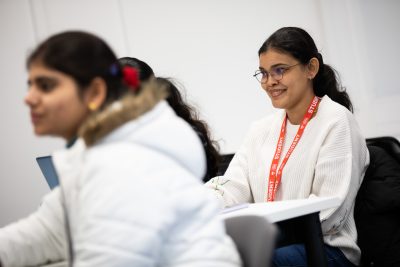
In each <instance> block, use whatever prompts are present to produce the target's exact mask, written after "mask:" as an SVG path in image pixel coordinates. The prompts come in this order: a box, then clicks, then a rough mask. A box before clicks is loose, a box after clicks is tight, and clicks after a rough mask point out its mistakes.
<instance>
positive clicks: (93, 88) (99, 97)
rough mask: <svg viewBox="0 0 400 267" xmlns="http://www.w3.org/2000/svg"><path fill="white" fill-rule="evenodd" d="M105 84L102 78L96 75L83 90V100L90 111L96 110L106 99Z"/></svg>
mask: <svg viewBox="0 0 400 267" xmlns="http://www.w3.org/2000/svg"><path fill="white" fill-rule="evenodd" d="M106 96H107V85H106V82H105V81H104V79H102V78H100V77H96V78H94V79H93V80H92V82H91V83H90V85H89V86H88V88H87V89H86V90H85V92H84V95H83V100H84V103H85V105H86V106H87V107H88V109H89V110H90V111H96V110H98V109H99V108H100V107H101V106H102V105H103V104H104V102H105V101H106Z"/></svg>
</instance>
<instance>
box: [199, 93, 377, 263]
mask: <svg viewBox="0 0 400 267" xmlns="http://www.w3.org/2000/svg"><path fill="white" fill-rule="evenodd" d="M284 117H285V112H284V110H279V111H278V112H276V113H274V114H273V115H271V116H268V117H266V118H264V119H262V120H260V121H257V122H255V123H254V124H253V126H252V128H251V129H250V131H249V133H248V135H247V137H246V139H245V142H244V143H243V144H242V146H241V147H240V149H239V150H238V151H237V153H236V154H235V156H234V158H233V159H232V161H231V163H230V165H229V167H228V169H227V171H226V173H225V175H224V176H220V177H215V178H213V179H212V180H210V181H209V182H208V183H207V184H206V186H208V187H210V188H213V189H214V190H215V192H216V193H217V194H216V195H217V197H218V198H219V199H220V200H221V201H222V203H223V206H231V205H234V204H238V203H243V202H264V201H265V199H266V192H267V184H268V177H269V170H270V165H271V161H272V157H273V155H274V152H275V149H276V144H277V141H278V138H279V131H280V128H281V125H282V121H283V119H284ZM297 129H298V125H291V124H290V123H289V121H288V124H287V133H286V137H285V143H284V150H283V153H282V156H281V159H282V158H283V157H284V155H285V154H286V152H287V150H288V148H289V146H290V144H291V143H292V141H293V137H294V135H295V134H296V132H297ZM368 164H369V154H368V149H367V146H366V143H365V139H364V137H363V136H362V135H361V133H360V130H359V128H358V125H357V123H356V121H355V119H354V117H353V115H352V114H351V113H350V112H349V111H348V110H347V109H346V108H345V107H343V106H341V105H339V104H337V103H336V102H334V101H332V100H331V99H330V98H329V97H328V96H324V97H323V98H322V100H321V102H320V105H319V107H318V112H317V114H316V116H315V117H314V118H313V119H312V120H310V122H309V123H308V125H307V127H306V129H305V131H304V133H303V136H302V138H301V140H300V142H299V143H298V144H297V146H296V148H295V150H294V151H293V153H292V155H291V156H290V158H289V160H288V161H287V163H286V166H285V168H284V169H283V174H282V179H281V183H280V185H279V187H278V191H277V194H276V199H275V200H276V201H279V200H290V199H305V198H310V197H339V198H340V199H341V201H342V202H341V204H340V206H339V207H337V208H335V209H330V210H325V211H322V212H321V213H320V219H321V221H322V232H323V234H324V241H325V243H326V244H328V245H331V246H334V247H339V248H340V249H341V250H342V252H343V253H344V254H345V255H346V257H347V258H348V259H349V260H350V261H351V262H353V263H354V264H358V263H359V260H360V254H361V253H360V249H359V247H358V246H357V243H356V240H357V231H356V227H355V222H354V217H353V211H354V202H355V197H356V194H357V191H358V189H359V187H360V184H361V182H362V179H363V177H364V174H365V170H366V168H367V166H368Z"/></svg>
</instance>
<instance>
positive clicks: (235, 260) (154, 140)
mask: <svg viewBox="0 0 400 267" xmlns="http://www.w3.org/2000/svg"><path fill="white" fill-rule="evenodd" d="M53 161H54V164H55V167H56V170H57V173H58V175H59V179H60V183H61V185H62V186H61V188H56V189H55V190H53V191H52V192H51V193H49V195H48V196H47V197H45V198H44V201H43V204H42V205H41V207H40V208H39V210H38V211H37V212H36V213H34V214H33V215H31V216H30V217H28V218H26V219H24V220H21V221H19V222H17V223H15V224H11V225H9V226H7V227H5V228H3V229H1V230H0V259H1V261H2V262H3V266H4V267H6V266H26V265H37V264H42V263H45V262H47V261H59V260H64V259H67V260H71V258H70V257H68V242H67V240H68V239H69V240H70V241H71V243H70V244H71V245H72V251H73V253H72V255H73V260H72V262H73V265H74V266H138V267H140V266H193V267H195V266H198V267H206V266H219V267H224V266H239V265H240V259H239V256H238V253H237V252H236V249H235V247H234V245H233V243H232V241H231V239H230V238H229V237H228V236H227V235H226V234H225V229H224V225H223V222H222V221H221V220H220V218H219V217H218V210H219V207H218V203H216V202H215V198H214V196H211V195H209V194H210V193H209V192H208V190H207V189H205V188H204V187H203V186H202V185H201V177H203V174H204V171H205V158H204V152H203V148H202V145H201V143H200V141H199V139H198V138H197V136H196V134H195V133H194V131H193V130H192V129H191V127H190V126H189V125H188V124H186V123H185V122H184V121H183V120H182V119H180V118H178V117H177V116H176V115H175V114H174V112H173V111H172V109H171V108H170V107H169V106H168V104H167V103H166V102H165V101H162V102H160V103H158V104H157V105H156V106H155V107H154V108H153V109H152V110H151V111H149V112H147V113H146V114H144V115H142V116H140V117H139V118H138V119H136V120H132V121H129V122H127V123H125V124H123V125H122V126H120V127H118V128H117V129H115V130H113V131H112V132H111V133H110V134H108V135H107V136H106V137H105V138H102V139H101V140H100V141H99V142H97V143H96V144H95V145H94V146H91V147H89V148H86V147H85V145H84V143H83V141H82V140H78V141H77V142H76V144H75V145H74V146H73V147H72V148H70V149H66V150H63V151H59V152H56V153H54V155H53ZM63 206H64V207H65V208H63ZM64 211H66V214H67V217H66V218H67V220H66V219H65V217H64V214H63V213H64ZM66 222H68V224H69V227H68V224H66ZM66 229H68V230H66Z"/></svg>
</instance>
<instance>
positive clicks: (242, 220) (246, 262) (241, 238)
mask: <svg viewBox="0 0 400 267" xmlns="http://www.w3.org/2000/svg"><path fill="white" fill-rule="evenodd" d="M225 225H226V231H227V233H228V234H229V235H230V236H231V238H232V239H233V241H234V242H235V244H236V247H237V249H238V251H239V254H240V256H241V258H242V262H243V267H260V266H262V267H268V266H270V264H271V259H272V253H273V251H274V249H275V241H276V237H277V227H276V226H275V225H274V224H271V223H270V222H268V220H267V219H266V218H264V217H262V216H255V215H247V216H237V217H230V218H226V219H225Z"/></svg>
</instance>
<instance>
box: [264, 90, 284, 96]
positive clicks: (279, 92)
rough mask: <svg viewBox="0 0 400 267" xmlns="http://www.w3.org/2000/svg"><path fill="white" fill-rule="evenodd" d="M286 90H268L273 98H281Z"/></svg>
mask: <svg viewBox="0 0 400 267" xmlns="http://www.w3.org/2000/svg"><path fill="white" fill-rule="evenodd" d="M285 91H286V90H285V89H274V90H268V93H269V95H270V96H271V97H279V96H281V95H282V94H283V93H284V92H285Z"/></svg>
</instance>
